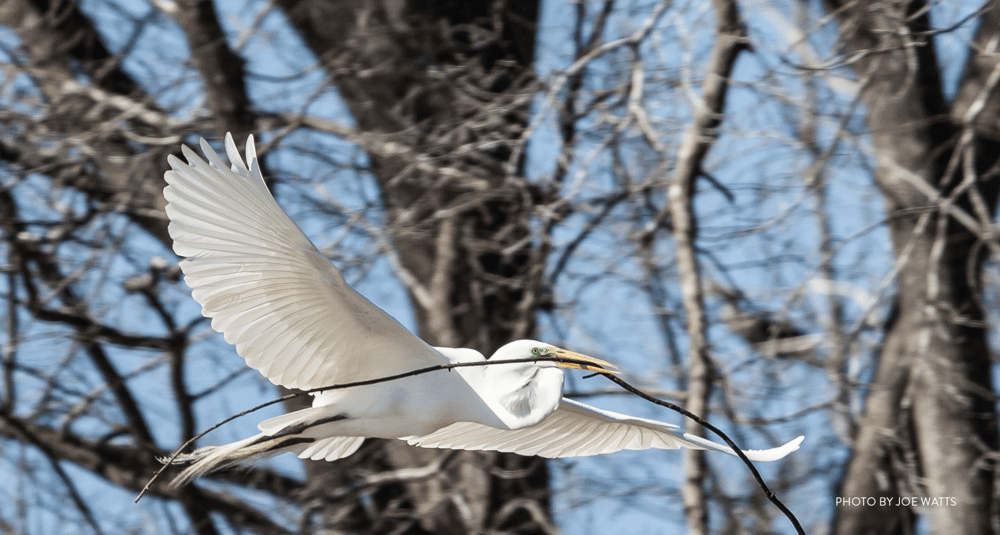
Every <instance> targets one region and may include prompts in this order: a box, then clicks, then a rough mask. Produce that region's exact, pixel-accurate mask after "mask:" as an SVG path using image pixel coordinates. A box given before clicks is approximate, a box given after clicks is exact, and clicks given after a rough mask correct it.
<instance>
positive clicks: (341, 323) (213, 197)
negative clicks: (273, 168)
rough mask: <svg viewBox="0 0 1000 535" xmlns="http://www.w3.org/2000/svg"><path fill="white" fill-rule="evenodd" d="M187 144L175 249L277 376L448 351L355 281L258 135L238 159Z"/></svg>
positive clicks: (309, 379) (250, 351)
mask: <svg viewBox="0 0 1000 535" xmlns="http://www.w3.org/2000/svg"><path fill="white" fill-rule="evenodd" d="M201 148H202V151H203V152H204V153H205V156H206V157H207V158H208V160H209V162H210V163H206V162H205V161H204V160H202V159H201V158H200V157H199V156H198V155H197V154H195V152H194V151H192V150H191V149H189V148H188V147H183V152H184V156H185V157H186V158H187V160H188V163H184V162H182V161H181V160H179V159H177V158H175V157H173V156H171V157H170V158H169V163H170V166H171V167H172V168H173V170H172V171H167V172H166V174H165V178H166V181H167V184H168V186H167V187H166V189H164V190H163V195H164V197H166V199H167V202H168V204H167V216H168V217H169V218H170V226H169V232H170V237H171V238H173V240H174V252H176V253H177V254H178V255H180V256H184V257H187V259H186V260H183V261H182V262H181V264H180V266H181V269H182V270H183V271H184V275H185V281H186V282H187V284H188V285H189V286H191V288H192V289H193V290H194V291H193V292H192V295H193V296H194V298H195V300H196V301H198V302H199V303H200V304H201V306H202V314H204V315H205V316H206V317H208V318H211V319H212V328H213V329H215V330H216V331H219V332H221V333H223V334H224V335H225V338H226V341H227V342H229V343H231V344H234V345H235V346H236V351H237V352H238V353H239V354H240V356H242V357H243V358H244V359H246V362H247V364H248V365H249V366H250V367H252V368H254V369H256V370H258V371H260V373H261V374H263V375H264V376H265V377H267V378H268V379H269V380H270V381H271V382H272V383H275V384H279V385H284V386H287V387H290V388H299V389H309V388H318V387H323V386H331V385H335V384H344V383H348V382H353V381H361V380H366V379H375V378H379V377H385V376H388V375H392V374H396V373H403V372H406V371H410V370H413V369H417V368H421V367H425V366H433V365H436V364H442V363H446V362H447V360H446V359H445V358H444V357H443V356H441V355H440V354H439V353H437V352H436V351H434V349H432V348H431V347H430V346H428V345H427V344H425V343H424V342H423V341H422V340H420V339H419V338H417V337H416V336H414V335H413V334H412V333H410V332H409V331H407V330H406V328H404V327H403V326H402V325H400V324H399V323H398V322H397V321H396V320H395V319H393V318H392V317H391V316H389V315H388V314H386V313H385V312H384V311H383V310H382V309H380V308H379V307H377V306H375V305H374V304H373V303H372V302H371V301H369V300H367V299H365V297H364V296H362V295H361V294H359V293H358V292H357V291H355V290H354V288H352V287H351V286H350V285H349V284H348V283H347V281H345V280H344V277H343V275H341V273H340V272H339V271H338V270H337V269H336V268H335V267H333V265H332V264H330V262H329V261H328V260H327V259H326V258H325V257H324V256H323V255H322V254H321V253H320V252H319V251H318V250H317V249H316V247H315V246H314V245H313V244H312V242H310V241H309V239H308V238H306V236H305V234H303V233H302V230H301V229H299V227H298V226H297V225H296V224H295V223H293V222H292V220H291V219H289V218H288V216H287V215H286V214H285V213H284V212H283V211H282V210H281V208H280V207H279V206H278V204H277V203H276V202H275V201H274V198H273V197H272V196H271V193H270V192H269V191H268V190H267V186H266V185H265V184H264V179H263V177H262V176H261V172H260V164H259V163H258V160H257V155H256V150H255V148H254V144H253V138H252V137H251V138H250V139H248V140H247V147H246V154H247V163H248V164H249V167H247V165H246V164H244V163H243V160H242V159H241V158H240V155H239V152H238V151H237V149H236V145H235V144H234V143H233V139H232V136H230V135H227V136H226V153H227V154H228V156H229V159H230V161H231V162H232V168H231V169H230V168H228V167H226V164H225V163H224V162H223V161H222V159H221V158H220V157H219V155H218V154H216V153H215V151H214V150H212V148H211V147H210V146H209V145H208V143H207V142H205V140H204V139H203V140H201Z"/></svg>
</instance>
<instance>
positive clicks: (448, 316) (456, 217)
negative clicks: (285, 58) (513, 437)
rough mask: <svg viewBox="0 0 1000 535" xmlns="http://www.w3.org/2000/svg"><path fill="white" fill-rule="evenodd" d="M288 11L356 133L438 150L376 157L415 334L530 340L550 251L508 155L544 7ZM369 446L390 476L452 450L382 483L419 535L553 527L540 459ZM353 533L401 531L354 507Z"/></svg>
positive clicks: (495, 342)
mask: <svg viewBox="0 0 1000 535" xmlns="http://www.w3.org/2000/svg"><path fill="white" fill-rule="evenodd" d="M278 5H279V6H280V7H281V9H282V10H283V11H284V12H285V14H286V16H287V17H288V19H289V21H290V23H291V24H292V26H293V27H294V28H295V29H296V31H297V32H298V33H299V35H300V36H301V37H302V38H303V40H304V41H305V42H306V44H307V45H308V46H309V47H310V49H311V50H312V51H313V52H314V53H315V54H316V55H317V56H318V57H319V58H321V63H322V65H323V66H324V67H325V68H326V69H327V72H329V73H330V75H331V76H332V78H333V80H334V83H335V84H336V86H337V88H338V89H339V90H340V93H341V96H342V98H343V99H344V101H345V102H346V103H347V105H348V107H349V109H350V110H351V113H352V115H353V117H354V119H355V121H356V122H357V124H358V127H359V130H361V131H363V132H371V133H378V134H388V135H389V136H390V138H391V139H392V140H393V141H395V142H398V143H400V144H403V145H405V146H407V147H408V148H410V149H413V150H414V151H415V152H417V153H419V154H428V155H432V156H433V157H434V158H436V160H435V161H434V162H433V163H434V168H435V169H434V170H432V171H429V170H428V169H427V168H426V167H420V166H415V165H412V162H410V161H407V160H404V159H402V158H394V157H391V156H385V155H376V154H370V156H369V158H370V161H371V166H372V171H373V173H374V174H375V177H376V179H377V180H378V183H379V185H380V186H381V188H382V193H383V199H384V201H385V206H386V209H387V214H388V220H389V229H390V236H391V238H392V242H393V245H394V247H395V250H396V252H397V255H398V258H399V267H400V268H401V270H402V275H403V276H402V279H403V282H404V283H405V284H406V285H407V288H408V290H409V295H410V298H411V301H412V303H413V306H414V309H415V311H416V317H417V324H418V328H419V331H420V335H421V336H422V337H423V338H424V339H425V340H427V341H428V342H429V343H431V344H432V345H442V346H469V347H473V348H475V349H477V350H480V351H482V352H483V353H484V354H486V355H489V354H490V353H491V352H492V351H494V350H495V349H497V348H498V347H500V346H501V345H503V344H504V343H506V342H508V341H511V340H514V339H518V338H525V337H529V336H531V334H532V333H533V332H534V329H535V324H534V320H533V316H534V313H535V310H536V307H537V294H538V292H537V289H538V283H539V281H540V275H541V269H538V268H537V266H544V260H543V258H542V256H541V252H540V251H539V250H537V249H535V248H532V247H531V246H530V245H529V243H528V240H527V239H526V238H527V237H528V235H529V232H530V229H529V226H528V219H529V214H530V210H531V204H532V203H531V197H530V194H529V192H528V191H527V187H526V184H525V183H524V182H523V180H521V179H519V178H517V177H510V176H507V174H506V173H505V172H504V164H505V163H506V162H507V159H508V158H509V157H510V156H511V152H512V151H511V144H512V143H514V142H516V141H517V139H518V137H519V135H520V133H521V131H522V129H523V127H524V124H525V122H526V117H527V113H528V103H529V99H528V98H527V97H526V96H525V95H526V93H525V92H524V91H523V89H524V88H525V87H526V85H527V83H528V82H529V81H530V79H531V76H532V59H533V55H534V39H535V21H536V19H537V10H538V6H537V3H535V2H511V3H509V4H508V3H504V2H500V3H496V2H483V3H478V2H430V3H416V2H405V1H401V0H400V1H388V2H381V3H371V2H363V1H353V2H327V1H321V0H316V1H299V0H281V1H279V2H278ZM483 192H488V193H486V194H485V195H484V194H483ZM471 199H475V200H473V201H471V202H470V200H471ZM363 453H364V454H363V455H360V456H358V459H359V460H360V462H362V463H371V462H377V463H379V469H400V468H406V467H420V466H429V465H431V464H432V463H434V462H436V461H437V460H439V459H440V458H441V457H442V456H444V457H445V458H446V459H447V460H446V461H445V463H444V468H443V469H442V473H441V474H438V476H436V477H430V478H425V479H420V480H415V481H411V482H408V483H405V484H402V485H394V486H390V487H387V488H383V489H381V490H380V491H379V493H378V495H377V499H376V502H377V508H379V509H381V510H382V511H390V510H393V511H396V514H398V512H399V511H400V510H406V511H408V513H407V514H408V515H411V516H413V517H416V518H417V519H418V520H419V521H418V522H417V523H416V524H414V526H413V530H410V531H407V532H408V533H410V532H412V533H416V532H421V531H424V532H431V533H468V532H477V531H480V530H483V529H487V528H492V529H506V530H513V531H516V532H520V533H531V532H538V531H540V528H539V525H540V523H548V522H549V521H548V476H547V472H546V466H545V463H544V462H542V461H541V460H539V459H537V458H525V457H519V456H516V455H509V454H507V455H501V454H494V453H480V452H458V453H456V452H447V451H437V450H423V449H416V448H412V447H409V446H407V445H405V444H403V443H401V442H399V441H388V442H379V443H377V446H372V447H370V448H368V449H365V450H364V451H363ZM376 460H377V461H376ZM324 469H325V467H315V466H314V467H313V468H312V470H324ZM314 477H323V476H319V475H318V474H317V475H316V476H314ZM525 498H526V499H527V501H524V499H525ZM519 503H521V504H527V505H517V504H519ZM331 527H335V526H331ZM341 527H346V526H341ZM349 527H350V529H354V530H362V529H364V530H369V529H372V528H373V529H374V531H377V532H383V531H385V532H388V531H394V530H396V529H398V526H397V525H396V524H393V523H386V522H385V521H384V518H382V519H375V518H369V520H367V521H365V520H360V517H357V516H355V517H353V519H352V521H351V523H350V524H349Z"/></svg>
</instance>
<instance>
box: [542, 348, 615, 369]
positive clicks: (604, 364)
mask: <svg viewBox="0 0 1000 535" xmlns="http://www.w3.org/2000/svg"><path fill="white" fill-rule="evenodd" d="M550 352H551V354H553V355H555V356H557V357H559V358H564V359H568V360H567V361H556V365H557V366H559V367H561V368H570V369H573V370H587V371H591V372H599V373H610V374H616V375H617V374H619V373H621V372H620V371H618V366H615V365H614V364H611V363H610V362H608V361H606V360H601V359H599V358H595V357H591V356H588V355H584V354H582V353H577V352H575V351H569V350H568V349H561V348H558V347H557V348H554V349H551V350H550Z"/></svg>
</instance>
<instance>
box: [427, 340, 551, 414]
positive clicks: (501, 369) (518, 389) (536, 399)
mask: <svg viewBox="0 0 1000 535" xmlns="http://www.w3.org/2000/svg"><path fill="white" fill-rule="evenodd" d="M436 349H437V350H438V351H440V352H441V353H442V354H444V355H445V356H446V357H448V358H449V359H450V360H451V361H452V362H483V361H485V360H486V359H485V358H484V357H483V355H482V354H480V353H479V352H478V351H474V350H471V349H464V348H462V349H452V348H436ZM498 356H499V358H498ZM528 356H530V354H525V355H523V357H528ZM512 358H518V357H515V356H510V355H500V354H499V353H498V354H494V355H493V357H492V358H491V359H490V361H491V362H495V363H496V364H493V365H488V366H470V367H464V368H457V369H456V371H458V372H459V373H460V374H461V376H462V377H463V378H464V379H465V381H466V382H467V383H468V384H469V386H470V387H471V388H472V389H473V390H474V391H475V392H476V393H477V394H478V395H479V397H480V398H481V399H482V400H483V401H484V402H486V404H487V405H488V406H489V408H490V410H491V411H492V412H493V413H494V415H495V416H496V417H497V419H498V422H478V423H482V424H486V425H490V426H492V427H501V426H502V427H505V428H508V429H521V428H524V427H530V426H532V425H535V424H537V423H538V422H540V421H542V420H543V419H544V418H545V417H546V416H548V415H549V414H550V413H551V412H552V411H554V410H555V409H556V407H557V406H558V405H559V400H560V399H561V398H562V387H563V378H564V376H563V372H562V370H561V369H559V368H557V367H554V366H551V365H549V364H548V363H547V362H545V363H534V362H519V363H510V364H505V363H503V361H504V360H510V359H512ZM498 423H499V424H501V425H497V424H498Z"/></svg>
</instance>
